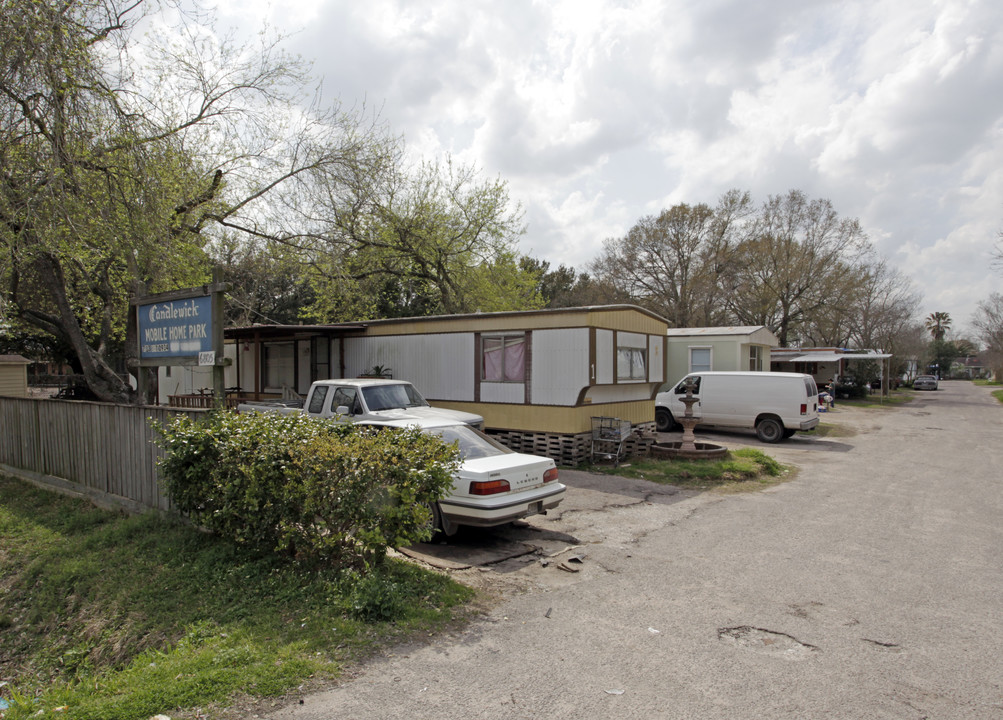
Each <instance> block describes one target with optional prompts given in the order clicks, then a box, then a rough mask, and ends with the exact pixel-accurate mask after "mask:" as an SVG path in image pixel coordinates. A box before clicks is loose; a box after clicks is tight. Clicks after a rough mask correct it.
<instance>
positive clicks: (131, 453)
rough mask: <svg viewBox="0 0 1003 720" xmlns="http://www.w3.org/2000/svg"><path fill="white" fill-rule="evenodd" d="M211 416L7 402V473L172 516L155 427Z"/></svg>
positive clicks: (2, 455)
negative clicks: (159, 468)
mask: <svg viewBox="0 0 1003 720" xmlns="http://www.w3.org/2000/svg"><path fill="white" fill-rule="evenodd" d="M205 412H206V411H205V410H186V409H180V408H163V407H149V406H132V405H110V404H106V403H92V402H78V401H65V400H40V399H34V398H8V397H0V465H2V466H3V469H4V470H5V471H7V472H9V473H11V474H13V475H17V476H19V477H23V478H25V479H28V480H31V481H32V482H35V483H37V484H40V485H47V486H49V487H52V488H54V489H57V490H61V491H70V492H74V493H78V494H81V495H86V496H88V497H91V498H93V499H95V500H98V501H102V502H104V503H105V504H117V505H122V506H125V507H129V508H133V509H136V508H138V507H148V508H156V509H160V510H166V509H168V508H169V502H168V500H167V498H166V496H165V495H164V494H163V492H162V491H161V489H160V484H159V482H158V480H157V460H158V459H159V458H160V457H162V456H163V451H161V449H160V448H159V447H158V446H157V444H156V443H155V442H154V438H155V436H156V430H155V429H154V427H153V423H157V424H161V425H162V424H164V423H166V422H167V421H168V419H169V418H170V417H171V416H172V415H176V414H184V415H189V416H198V415H202V414H204V413H205Z"/></svg>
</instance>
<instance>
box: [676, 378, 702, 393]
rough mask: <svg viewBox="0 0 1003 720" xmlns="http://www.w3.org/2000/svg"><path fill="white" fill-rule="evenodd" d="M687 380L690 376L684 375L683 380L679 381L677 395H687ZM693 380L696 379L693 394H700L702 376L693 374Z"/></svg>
mask: <svg viewBox="0 0 1003 720" xmlns="http://www.w3.org/2000/svg"><path fill="white" fill-rule="evenodd" d="M687 380H689V377H684V378H683V379H682V380H680V381H679V384H678V385H676V395H685V394H686V381H687ZM693 380H694V381H695V382H694V383H693V394H694V395H698V394H699V393H700V376H699V375H694V376H693Z"/></svg>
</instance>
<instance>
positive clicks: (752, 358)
mask: <svg viewBox="0 0 1003 720" xmlns="http://www.w3.org/2000/svg"><path fill="white" fill-rule="evenodd" d="M749 370H750V371H752V372H762V371H763V348H762V347H761V346H759V345H753V346H752V347H750V348H749Z"/></svg>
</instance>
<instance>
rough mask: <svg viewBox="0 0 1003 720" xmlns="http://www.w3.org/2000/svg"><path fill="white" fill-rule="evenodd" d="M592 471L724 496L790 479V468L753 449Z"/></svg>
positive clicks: (633, 463) (642, 461)
mask: <svg viewBox="0 0 1003 720" xmlns="http://www.w3.org/2000/svg"><path fill="white" fill-rule="evenodd" d="M592 469H593V470H595V471H597V472H601V473H605V474H607V475H619V476H621V477H629V478H640V479H643V480H650V481H651V482H656V483H661V484H663V485H675V486H677V487H684V488H691V489H694V490H709V489H718V490H723V491H727V492H740V491H745V490H757V489H762V488H763V487H767V486H770V485H776V484H777V483H781V482H784V481H786V480H788V479H789V478H790V476H791V471H790V468H788V467H786V466H784V465H781V464H780V463H779V462H777V461H776V460H774V459H773V458H771V457H770V456H769V455H767V454H766V453H764V452H762V451H761V450H756V449H755V448H743V449H741V450H733V451H729V452H728V454H727V455H726V456H725V457H724V458H722V459H721V460H652V459H638V460H632V461H631V462H630V464H629V465H626V466H624V465H621V466H620V467H618V468H614V467H609V466H600V465H596V466H594V467H593V468H592Z"/></svg>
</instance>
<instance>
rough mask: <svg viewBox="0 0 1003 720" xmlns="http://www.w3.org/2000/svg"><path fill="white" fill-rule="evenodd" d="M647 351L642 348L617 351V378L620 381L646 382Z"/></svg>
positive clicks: (626, 348)
mask: <svg viewBox="0 0 1003 720" xmlns="http://www.w3.org/2000/svg"><path fill="white" fill-rule="evenodd" d="M645 366H646V363H645V351H644V350H643V349H642V348H628V347H621V348H617V349H616V377H617V379H618V380H645V379H646V378H647V375H646V373H645Z"/></svg>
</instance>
